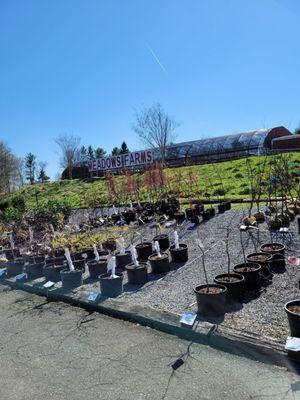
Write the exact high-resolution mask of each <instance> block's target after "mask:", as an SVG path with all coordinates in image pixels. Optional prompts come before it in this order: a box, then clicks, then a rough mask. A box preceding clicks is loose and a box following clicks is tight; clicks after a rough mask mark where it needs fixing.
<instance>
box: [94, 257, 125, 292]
mask: <svg viewBox="0 0 300 400" xmlns="http://www.w3.org/2000/svg"><path fill="white" fill-rule="evenodd" d="M109 271H111V272H109ZM99 280H100V290H101V294H102V296H104V297H117V296H119V295H120V294H121V293H122V292H123V274H122V273H116V257H115V256H111V257H110V259H109V261H108V265H107V272H106V273H105V274H102V275H100V276H99Z"/></svg>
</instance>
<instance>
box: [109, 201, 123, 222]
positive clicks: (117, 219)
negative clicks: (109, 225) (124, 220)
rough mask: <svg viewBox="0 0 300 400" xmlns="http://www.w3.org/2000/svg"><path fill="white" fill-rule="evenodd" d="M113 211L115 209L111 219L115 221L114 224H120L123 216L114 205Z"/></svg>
mask: <svg viewBox="0 0 300 400" xmlns="http://www.w3.org/2000/svg"><path fill="white" fill-rule="evenodd" d="M112 209H113V213H112V215H111V219H112V221H113V222H114V223H116V222H118V221H120V220H121V214H119V213H118V211H117V209H116V207H115V205H114V204H113V206H112Z"/></svg>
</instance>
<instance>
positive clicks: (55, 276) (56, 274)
mask: <svg viewBox="0 0 300 400" xmlns="http://www.w3.org/2000/svg"><path fill="white" fill-rule="evenodd" d="M65 268H66V267H65V265H63V264H46V265H44V268H43V275H44V276H45V278H46V280H47V281H51V282H59V281H60V279H61V277H60V271H63V270H64V269H65Z"/></svg>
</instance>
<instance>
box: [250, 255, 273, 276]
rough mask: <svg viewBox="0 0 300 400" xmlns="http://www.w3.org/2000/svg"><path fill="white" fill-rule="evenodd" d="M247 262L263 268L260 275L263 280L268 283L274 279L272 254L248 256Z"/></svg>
mask: <svg viewBox="0 0 300 400" xmlns="http://www.w3.org/2000/svg"><path fill="white" fill-rule="evenodd" d="M246 260H247V261H248V262H251V263H255V264H259V265H260V266H261V270H260V274H261V277H262V278H263V280H265V281H267V280H269V279H271V278H272V273H271V269H272V254H270V253H259V252H257V253H251V254H248V255H247V257H246Z"/></svg>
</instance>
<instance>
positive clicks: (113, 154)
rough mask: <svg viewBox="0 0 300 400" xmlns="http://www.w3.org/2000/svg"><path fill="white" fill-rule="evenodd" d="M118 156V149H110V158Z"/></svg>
mask: <svg viewBox="0 0 300 400" xmlns="http://www.w3.org/2000/svg"><path fill="white" fill-rule="evenodd" d="M119 154H120V149H119V148H118V147H114V148H113V149H112V152H111V155H112V156H118V155H119Z"/></svg>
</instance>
